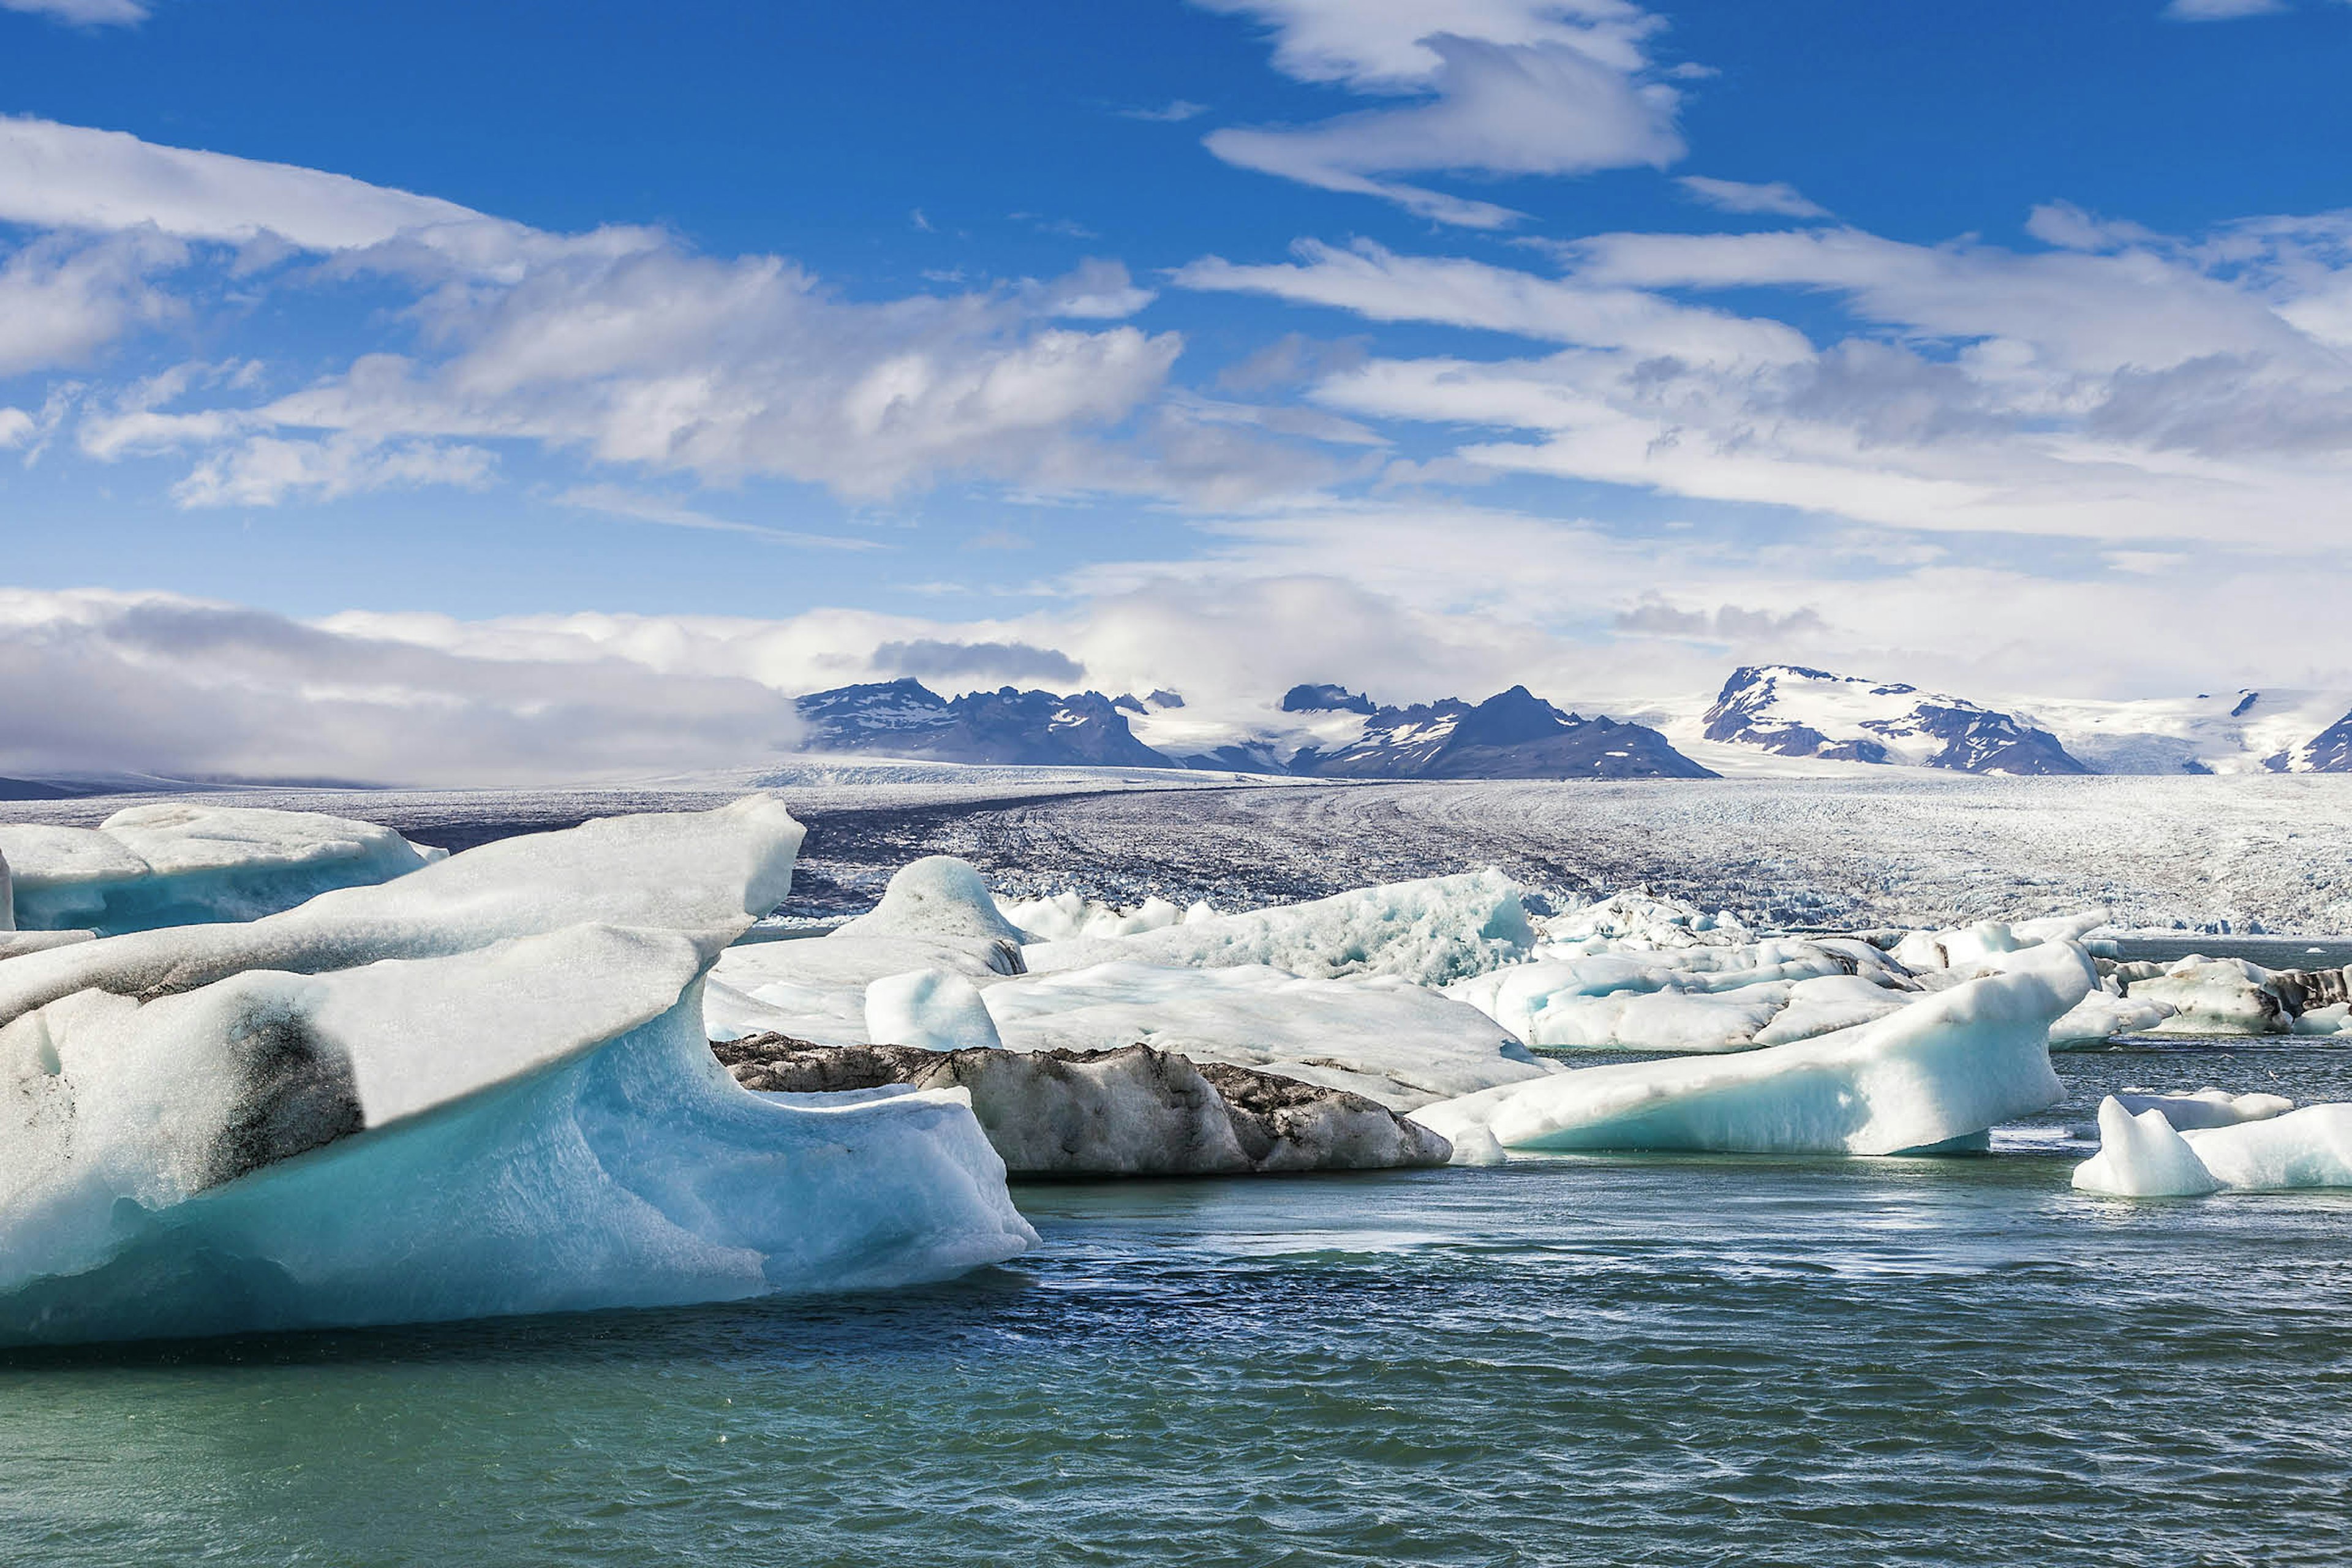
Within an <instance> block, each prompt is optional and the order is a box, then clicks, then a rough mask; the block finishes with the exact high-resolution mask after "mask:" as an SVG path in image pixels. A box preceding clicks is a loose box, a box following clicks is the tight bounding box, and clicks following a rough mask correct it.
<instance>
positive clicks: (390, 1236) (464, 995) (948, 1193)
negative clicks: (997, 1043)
mask: <svg viewBox="0 0 2352 1568" xmlns="http://www.w3.org/2000/svg"><path fill="white" fill-rule="evenodd" d="M800 837H801V830H800V826H799V825H798V824H797V823H795V822H793V819H792V817H791V816H790V815H789V814H788V813H786V812H785V811H784V809H783V807H782V805H780V804H779V803H777V802H775V801H773V800H771V799H767V798H764V797H753V798H751V799H748V800H745V801H741V802H738V803H737V804H736V805H732V806H729V807H726V808H724V809H723V810H720V811H717V812H710V813H700V814H674V815H673V814H662V815H652V816H634V817H620V818H611V819H606V820H604V821H599V822H592V823H588V824H586V825H583V826H581V827H578V828H574V829H572V830H570V831H567V832H562V833H553V834H545V835H538V836H533V837H525V838H512V839H507V840H503V841H501V842H499V843H497V844H492V845H488V846H485V847H482V848H479V849H476V850H472V851H469V852H467V853H466V854H464V855H459V856H455V857H452V858H447V859H446V860H443V861H441V862H439V863H438V864H436V865H432V866H428V867H426V868H423V869H421V870H418V871H415V872H414V873H412V874H411V875H409V876H407V877H404V878H402V879H399V880H398V881H394V882H391V883H387V884H384V885H383V886H381V887H374V888H362V889H344V890H341V891H337V892H331V893H327V894H323V895H321V896H320V897H319V898H316V899H313V900H310V902H309V903H308V904H305V905H303V906H302V907H300V908H299V909H296V910H289V911H287V912H285V913H282V914H277V915H271V916H268V917H264V918H262V919H259V920H257V921H252V922H250V923H247V924H242V925H206V926H190V927H184V928H178V929H173V930H164V931H146V932H137V933H131V934H126V935H121V936H115V937H110V938H107V939H104V940H100V941H95V942H85V943H81V944H79V945H76V946H70V947H64V948H59V949H56V950H53V951H50V952H36V953H32V954H28V955H26V956H22V957H17V958H12V959H8V960H6V961H5V963H0V1073H5V1075H6V1076H7V1079H8V1081H9V1083H10V1085H11V1087H12V1089H13V1090H14V1092H13V1093H11V1094H9V1095H6V1096H0V1342H20V1343H21V1342H68V1341H86V1340H94V1339H109V1338H127V1337H152V1336H159V1335H185V1334H203V1333H216V1332H226V1331H239V1330H247V1329H282V1328H298V1327H311V1326H324V1325H336V1324H362V1323H383V1322H396V1321H428V1320H437V1319H446V1318H457V1317H474V1316H486V1315H496V1314H504V1313H517V1312H539V1311H552V1310H572V1309H581V1308H591V1307H619V1306H646V1305H656V1304H675V1303H682V1302H688V1301H706V1300H727V1299H734V1298H740V1297H745V1296H754V1295H762V1294H770V1293H775V1292H785V1291H806V1290H819V1289H848V1288H857V1287H865V1286H875V1285H890V1284H899V1283H907V1282H911V1281H916V1280H926V1279H940V1278H944V1277H947V1276H949V1275H952V1274H955V1273H959V1272H961V1271H963V1270H965V1269H967V1268H972V1267H975V1266H977V1265H979V1264H983V1263H988V1262H993V1261H997V1260H1001V1259H1003V1258H1008V1257H1011V1256H1013V1255H1015V1254H1017V1253H1018V1252H1020V1251H1021V1250H1023V1249H1024V1247H1027V1246H1028V1245H1030V1244H1031V1243H1032V1242H1033V1241H1034V1233H1032V1232H1031V1231H1030V1230H1029V1228H1028V1226H1027V1225H1026V1224H1025V1222H1024V1221H1023V1220H1022V1219H1021V1218H1020V1216H1019V1215H1018V1214H1017V1213H1016V1212H1015V1211H1014V1210H1013V1207H1012V1205H1011V1202H1010V1199H1009V1197H1008V1196H1007V1194H1005V1191H1004V1187H1003V1162H1002V1161H1001V1160H999V1159H998V1158H997V1156H996V1155H995V1153H994V1152H993V1151H992V1149H990V1148H989V1146H988V1143H987V1141H986V1139H985V1137H984V1136H983V1134H982V1131H981V1129H980V1127H979V1124H978V1122H977V1121H975V1120H974V1119H973V1117H972V1114H971V1108H970V1104H969V1100H968V1097H966V1096H963V1095H961V1094H960V1093H959V1092H957V1091H953V1090H946V1091H932V1092H928V1093H921V1094H914V1095H906V1096H900V1097H898V1098H895V1099H892V1100H887V1101H878V1102H874V1103H864V1102H860V1103H855V1104H845V1105H839V1106H808V1105H793V1104H785V1103H782V1102H778V1101H775V1100H768V1099H763V1098H761V1097H760V1096H756V1095H753V1094H751V1093H749V1092H748V1091H745V1090H742V1089H739V1088H737V1087H736V1086H735V1085H734V1083H733V1082H732V1081H731V1080H730V1079H729V1078H728V1076H727V1074H726V1072H725V1070H724V1069H723V1068H720V1067H719V1065H718V1063H717V1061H716V1060H715V1059H714V1058H712V1057H711V1055H710V1051H709V1043H708V1040H707V1038H706V1037H705V1035H704V1032H703V1027H702V1003H703V998H702V994H701V991H702V984H703V981H702V976H703V974H704V973H705V971H706V970H707V969H708V967H709V964H710V963H711V962H712V961H713V960H714V959H715V958H716V957H717V955H718V953H719V952H720V951H721V950H722V949H723V948H724V947H725V946H726V944H727V943H728V942H731V941H733V940H734V939H735V938H736V937H738V936H740V934H741V933H742V931H744V930H745V929H747V928H748V927H749V926H750V924H751V921H752V920H753V919H754V918H756V917H757V916H758V915H761V914H763V913H765V912H766V911H767V910H769V909H772V907H773V906H774V905H775V904H776V903H777V902H778V901H780V900H782V897H783V895H784V893H785V891H786V890H787V889H788V888H789V886H790V879H791V873H792V866H793V858H794V854H795V852H796V850H797V847H798V845H799V842H800Z"/></svg>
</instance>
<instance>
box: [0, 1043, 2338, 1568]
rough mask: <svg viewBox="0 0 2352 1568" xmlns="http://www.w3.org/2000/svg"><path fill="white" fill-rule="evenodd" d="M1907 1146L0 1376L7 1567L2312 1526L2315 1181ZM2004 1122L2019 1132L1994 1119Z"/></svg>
mask: <svg viewBox="0 0 2352 1568" xmlns="http://www.w3.org/2000/svg"><path fill="white" fill-rule="evenodd" d="M2347 1057H2352V1053H2345V1052H2341V1051H2337V1050H2333V1049H2329V1048H2320V1049H2311V1048H2296V1047H2264V1046H2256V1047H2246V1048H2242V1049H2237V1050H2231V1051H2213V1052H2207V1051H2200V1050H2196V1049H2187V1048H2173V1049H2168V1050H2166V1051H2162V1052H2158V1053H2141V1052H2126V1053H2117V1054H2102V1055H2099V1056H2095V1057H2087V1058H2064V1059H2063V1060H2062V1063H2061V1070H2062V1071H2063V1073H2065V1074H2066V1075H2067V1076H2068V1077H2069V1079H2071V1080H2072V1081H2073V1084H2074V1094H2073V1096H2072V1097H2071V1098H2070V1101H2069V1104H2068V1105H2067V1106H2065V1107H2062V1108H2059V1109H2057V1110H2053V1111H2052V1112H2050V1113H2049V1114H2048V1115H2047V1116H2045V1117H2042V1118H2039V1119H2037V1121H2040V1122H2041V1123H2042V1124H2043V1130H2042V1131H2039V1132H2036V1131H2032V1130H2026V1131H2021V1132H2020V1133H2017V1134H2014V1135H2010V1136H2005V1137H2004V1139H2003V1141H2002V1147H2004V1148H2006V1149H2008V1150H2010V1151H2011V1152H2003V1153H1996V1154H1995V1155H1993V1156H1990V1157H1984V1158H1975V1159H1953V1160H1940V1161H1930V1160H1903V1161H1890V1160H1875V1161H1843V1162H1841V1161H1800V1160H1748V1159H1739V1160H1734V1159H1706V1158H1664V1157H1651V1158H1613V1159H1583V1160H1563V1161H1559V1162H1551V1163H1539V1164H1538V1163H1522V1164H1517V1165H1514V1166H1512V1167H1509V1168H1507V1169H1503V1170H1493V1171H1485V1170H1458V1171H1436V1172H1423V1173H1404V1174H1396V1175H1386V1176H1373V1177H1353V1178H1340V1177H1329V1178H1294V1179H1262V1180H1257V1181H1229V1182H1200V1183H1131V1184H1122V1185H1101V1186H1066V1187H1032V1188H1026V1189H1024V1190H1023V1191H1022V1194H1021V1196H1022V1200H1023V1206H1024V1208H1025V1209H1026V1210H1027V1211H1028V1212H1029V1213H1030V1215H1032V1216H1033V1218H1034V1220H1035V1221H1036V1223H1037V1226H1038V1228H1039V1229H1040V1231H1041V1232H1042V1233H1043V1234H1044V1237H1045V1247H1043V1248H1042V1249H1041V1250H1040V1251H1038V1252H1037V1253H1036V1254H1034V1256H1033V1257H1031V1258H1027V1259H1025V1260H1024V1261H1023V1262H1022V1263H1021V1264H1020V1265H1019V1266H1017V1267H1013V1268H1000V1269H994V1270H991V1271H988V1272H986V1273H983V1274H981V1275H978V1276H975V1277H973V1278H971V1279H966V1280H963V1281H961V1282H959V1283H957V1284H955V1285H952V1286H949V1287H944V1288H940V1289H931V1290H926V1291H921V1292H916V1293H909V1294H902V1295H898V1296H891V1297H877V1298H865V1299H855V1300H828V1301H819V1302H814V1303H813V1302H809V1301H800V1302H769V1303H761V1304H755V1305H748V1306H734V1307H726V1308H714V1309H707V1310H694V1311H673V1312H659V1313H636V1314H609V1315H603V1316H597V1317H587V1318H568V1319H552V1318H550V1319H537V1320H530V1321H509V1322H503V1323H488V1324H473V1325H464V1326H454V1327H439V1328H425V1329H415V1330H408V1331H397V1332H383V1333H366V1334H357V1333H341V1334H321V1335H307V1336H299V1337H287V1338H281V1339H270V1340H252V1341H239V1342H224V1343H216V1344H210V1345H205V1346H197V1347H188V1346H182V1347H173V1348H165V1349H161V1350H155V1349H150V1350H142V1351H128V1352H125V1351H117V1352H85V1353H79V1354H70V1355H63V1354H50V1355H46V1356H41V1357H36V1358H31V1359H25V1358H19V1359H17V1360H15V1361H13V1362H9V1363H5V1364H0V1559H5V1561H7V1562H9V1563H40V1564H86V1563H108V1564H117V1563H141V1564H146V1563H232V1564H247V1563H252V1564H260V1563H272V1564H277V1563H307V1564H347V1563H349V1564H358V1563H444V1564H457V1563H495V1564H513V1563H615V1564H619V1563H627V1564H655V1563H691V1564H701V1563H710V1564H728V1565H737V1564H745V1563H875V1564H902V1563H904V1564H916V1563H922V1564H934V1563H945V1564H964V1563H1262V1564H1284V1565H1293V1564H1298V1565H1304V1564H1318V1563H1464V1564H1471V1563H1476V1564H1487V1563H1528V1564H1538V1563H1541V1564H1551V1563H1739V1564H1755V1563H1806V1564H1844V1563H1853V1564H1882V1563H1995V1562H1998V1563H2023V1564H2046V1563H2263V1564H2271V1563H2333V1562H2341V1561H2343V1560H2344V1559H2345V1557H2346V1555H2347V1552H2352V1540H2347V1537H2352V1405H2347V1395H2352V1327H2347V1322H2346V1316H2347V1306H2352V1194H2293V1195H2281V1196H2269V1197H2256V1196H2236V1197H2220V1198H2212V1199H2206V1200H2201V1201H2193V1202H2173V1203H2141V1204H2132V1203H2126V1202H2121V1201H2116V1200H2106V1199H2098V1198H2092V1197H2088V1196H2084V1195H2079V1194H2074V1192H2072V1191H2071V1190H2070V1189H2069V1188H2068V1187H2067V1185H2066V1172H2067V1169H2068V1167H2069V1165H2070V1164H2071V1163H2073V1161H2074V1159H2077V1158H2080V1157H2081V1154H2082V1152H2083V1151H2082V1150H2080V1149H2075V1150H2074V1151H2073V1152H2032V1151H2034V1150H2036V1149H2037V1148H2043V1149H2046V1148H2051V1147H2052V1146H2053V1140H2055V1139H2056V1138H2057V1137H2059V1134H2058V1132H2057V1131H2056V1129H2058V1128H2060V1127H2062V1126H2063V1124H2064V1123H2065V1122H2066V1121H2070V1120H2076V1121H2079V1120H2084V1119H2086V1118H2087V1114H2088V1110H2089V1106H2090V1104H2091V1103H2092V1102H2094V1101H2095V1097H2096V1095H2097V1093H2099V1092H2100V1091H2102V1090H2103V1089H2107V1088H2114V1087H2119V1086H2121V1085H2123V1084H2126V1083H2138V1084H2147V1085H2150V1086H2152V1087H2158V1088H2195V1087H2198V1086H2199V1085H2200V1084H2202V1083H2204V1082H2208V1081H2214V1082H2221V1083H2222V1084H2224V1085H2226V1086H2229V1087H2233V1088H2254V1087H2273V1086H2275V1085H2278V1084H2282V1083H2291V1084H2293V1085H2294V1087H2293V1088H2290V1089H2288V1092H2299V1097H2300V1098H2304V1099H2321V1098H2352V1081H2347V1079H2348V1078H2352V1074H2347V1066H2346V1058H2347ZM2021 1151H2022V1152H2021Z"/></svg>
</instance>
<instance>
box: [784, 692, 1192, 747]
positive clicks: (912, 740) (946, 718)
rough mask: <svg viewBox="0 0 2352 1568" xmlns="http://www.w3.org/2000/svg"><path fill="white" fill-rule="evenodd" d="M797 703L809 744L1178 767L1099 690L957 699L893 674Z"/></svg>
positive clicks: (982, 694) (973, 694)
mask: <svg viewBox="0 0 2352 1568" xmlns="http://www.w3.org/2000/svg"><path fill="white" fill-rule="evenodd" d="M1130 700H1132V699H1130ZM796 706H797V707H798V708H799V710H800V715H801V718H802V720H803V722H805V723H806V724H807V726H808V746H809V749H810V750H812V751H818V752H877V753H880V754H882V755H885V756H892V757H917V758H922V759H925V760H928V761H931V762H940V763H1044V764H1046V765H1050V766H1059V767H1119V768H1166V767H1173V766H1175V765H1176V764H1175V763H1172V762H1171V761H1170V760H1169V759H1168V758H1167V757H1166V756H1164V755H1162V754H1161V753H1160V752H1155V751H1153V750H1152V749H1151V748H1150V746H1147V745H1145V744H1144V743H1143V742H1140V741H1139V740H1137V739H1136V738H1135V732H1134V731H1132V730H1130V729H1129V728H1128V723H1127V716H1126V715H1125V714H1124V713H1122V712H1120V711H1119V710H1118V708H1117V707H1115V706H1114V705H1113V704H1112V701H1111V700H1110V699H1109V698H1108V697H1105V696H1104V695H1103V694H1102V693H1101V692H1099V691H1082V692H1079V693H1077V694H1076V696H1071V697H1057V696H1055V694H1054V693H1052V692H1050V691H1020V690H1016V689H1013V687H1010V686H1007V687H1003V688H1002V689H998V690H995V691H974V692H971V693H968V694H967V695H965V696H962V697H958V698H955V699H953V700H950V699H948V698H944V697H941V696H940V694H939V693H937V692H935V691H933V690H931V689H930V688H929V687H927V686H925V685H923V684H922V683H921V682H920V681H917V680H888V681H876V682H874V683H872V684H870V685H866V686H842V687H836V688H835V689H833V690H831V691H818V692H812V693H811V694H810V695H808V696H806V697H803V698H802V699H800V700H799V702H798V703H797V704H796Z"/></svg>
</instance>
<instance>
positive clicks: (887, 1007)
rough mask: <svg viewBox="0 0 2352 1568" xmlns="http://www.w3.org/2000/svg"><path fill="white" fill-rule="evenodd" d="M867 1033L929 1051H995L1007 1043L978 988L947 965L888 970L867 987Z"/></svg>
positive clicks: (880, 1040) (879, 1039)
mask: <svg viewBox="0 0 2352 1568" xmlns="http://www.w3.org/2000/svg"><path fill="white" fill-rule="evenodd" d="M866 1038H867V1039H869V1040H872V1041H876V1042H877V1043H880V1044H884V1045H893V1046H920V1047H923V1048H924V1049H925V1050H929V1051H961V1050H975V1049H983V1048H985V1049H993V1048H995V1047H998V1046H1001V1045H1003V1041H1001V1040H999V1039H998V1038H997V1037H996V1025H995V1022H994V1021H993V1020H992V1019H991V1018H990V1017H989V1016H988V1004H987V1003H985V1002H983V1001H982V1000H981V998H980V992H979V990H978V988H977V987H975V986H974V985H973V984H972V983H971V981H969V980H966V979H965V978H964V977H963V976H962V975H961V974H957V973H951V972H950V971H948V970H945V969H916V970H910V971H908V973H905V974H888V975H885V976H883V977H882V978H881V979H879V980H877V981H876V982H874V983H873V984H871V985H868V986H867V987H866Z"/></svg>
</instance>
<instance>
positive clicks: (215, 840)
mask: <svg viewBox="0 0 2352 1568" xmlns="http://www.w3.org/2000/svg"><path fill="white" fill-rule="evenodd" d="M440 856H441V851H439V850H437V849H425V848H420V847H418V846H416V845H414V844H411V843H410V842H409V841H408V840H407V839H405V838H403V837H401V836H400V835H399V834H397V833H394V831H393V830H392V829H391V828H388V827H379V826H376V825H374V824H373V823H369V822H355V821H352V820H351V819H349V818H346V817H341V816H322V815H320V814H318V813H315V812H307V811H265V810H258V809H254V808H250V807H233V806H220V805H195V804H186V803H179V802H168V803H163V804H158V805H134V806H131V807H129V808H128V809H126V810H122V811H118V812H116V813H115V814H114V815H113V816H110V817H108V818H107V819H106V821H105V822H104V823H102V824H100V826H97V827H94V828H87V827H53V826H44V825H38V824H13V823H12V824H0V857H5V859H6V861H7V863H8V867H9V871H10V877H9V880H10V881H11V882H12V883H13V888H14V894H15V898H14V907H15V923H16V925H17V926H20V927H22V928H24V929H26V930H28V931H71V930H89V931H96V932H98V933H99V934H100V935H113V934H116V933H119V932H122V931H151V930H153V929H155V928H156V927H159V926H173V925H191V924H198V923H202V922H206V921H247V920H253V919H255V918H257V917H258V916H261V915H268V914H276V913H277V912H278V911H279V910H289V909H292V908H293V907H294V906H295V905H297V904H299V903H300V902H302V901H303V900H306V899H309V898H311V897H313V896H315V895H317V894H319V893H322V892H325V891H327V890H329V889H334V888H354V887H364V886H368V885H371V884H373V883H377V882H383V881H389V880H390V879H393V878H394V877H399V876H404V875H405V874H407V873H409V872H411V871H414V870H415V869H417V868H419V867H421V866H424V865H426V864H428V863H429V862H431V861H433V860H436V859H438V858H440Z"/></svg>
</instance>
